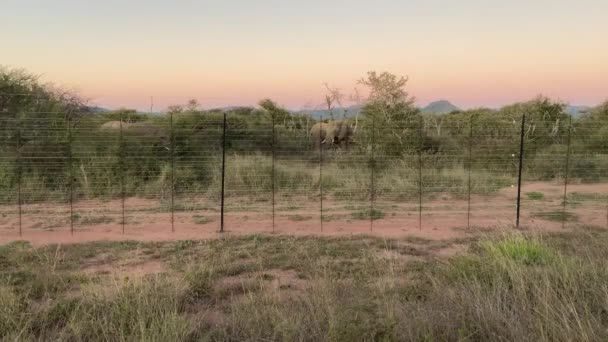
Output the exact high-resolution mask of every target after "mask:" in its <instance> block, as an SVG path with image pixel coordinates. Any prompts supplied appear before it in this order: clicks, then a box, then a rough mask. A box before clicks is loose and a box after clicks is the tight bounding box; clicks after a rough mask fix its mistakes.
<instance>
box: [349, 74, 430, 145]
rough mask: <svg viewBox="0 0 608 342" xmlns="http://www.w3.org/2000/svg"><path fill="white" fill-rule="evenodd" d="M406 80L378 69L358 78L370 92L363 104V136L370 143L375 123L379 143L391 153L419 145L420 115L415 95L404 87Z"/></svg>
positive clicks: (366, 142) (366, 143)
mask: <svg viewBox="0 0 608 342" xmlns="http://www.w3.org/2000/svg"><path fill="white" fill-rule="evenodd" d="M407 81H408V78H407V77H403V76H397V75H394V74H391V73H388V72H383V73H381V74H378V73H376V72H375V71H370V72H368V73H367V76H366V77H365V78H361V79H360V80H359V82H358V83H359V84H361V85H363V86H364V87H366V88H367V89H368V93H369V95H368V97H367V99H365V100H364V102H363V103H364V105H363V108H362V125H363V127H364V132H362V134H361V140H362V141H364V142H365V145H367V146H369V144H371V134H370V133H371V127H372V126H374V127H375V129H376V134H375V141H376V144H377V145H378V147H379V148H380V149H382V150H384V152H386V153H388V154H394V155H400V154H405V153H408V152H410V151H411V150H414V149H417V148H419V146H420V142H421V141H420V139H419V129H420V125H421V115H420V112H419V110H418V109H417V108H416V107H415V106H414V98H413V97H411V96H410V95H409V94H408V92H407V91H406V90H405V86H406V84H407Z"/></svg>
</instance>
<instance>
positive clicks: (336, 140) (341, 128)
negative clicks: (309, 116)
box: [310, 120, 354, 149]
mask: <svg viewBox="0 0 608 342" xmlns="http://www.w3.org/2000/svg"><path fill="white" fill-rule="evenodd" d="M353 135H354V129H353V127H352V125H351V124H350V123H348V122H347V121H345V120H334V121H328V122H318V123H316V124H314V125H313V126H312V128H311V129H310V138H311V140H312V143H313V146H314V147H315V148H317V149H318V148H320V147H321V145H324V146H326V147H327V146H334V145H335V146H340V147H345V148H348V145H349V144H351V143H353Z"/></svg>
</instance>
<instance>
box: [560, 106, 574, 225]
mask: <svg viewBox="0 0 608 342" xmlns="http://www.w3.org/2000/svg"><path fill="white" fill-rule="evenodd" d="M571 135H572V115H570V116H569V123H568V147H567V149H566V165H565V166H566V170H565V174H564V202H563V208H562V212H563V216H564V218H563V220H562V228H564V227H565V226H566V203H567V200H568V174H569V172H570V141H571V137H572V136H571Z"/></svg>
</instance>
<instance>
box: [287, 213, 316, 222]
mask: <svg viewBox="0 0 608 342" xmlns="http://www.w3.org/2000/svg"><path fill="white" fill-rule="evenodd" d="M287 218H288V219H289V221H294V222H301V221H308V220H312V216H303V215H288V216H287Z"/></svg>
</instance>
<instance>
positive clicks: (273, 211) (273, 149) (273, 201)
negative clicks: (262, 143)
mask: <svg viewBox="0 0 608 342" xmlns="http://www.w3.org/2000/svg"><path fill="white" fill-rule="evenodd" d="M274 119H275V118H274V113H272V142H271V144H272V146H271V147H272V173H271V175H270V181H271V182H272V232H273V233H274V227H275V226H274V219H275V217H274V216H275V208H274V206H275V198H274V196H275V194H274V193H275V184H274V177H275V175H274V173H275V170H274V167H275V165H274V162H275V129H274Z"/></svg>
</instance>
